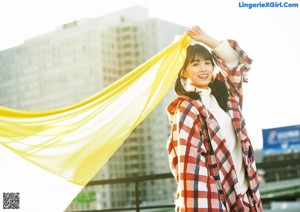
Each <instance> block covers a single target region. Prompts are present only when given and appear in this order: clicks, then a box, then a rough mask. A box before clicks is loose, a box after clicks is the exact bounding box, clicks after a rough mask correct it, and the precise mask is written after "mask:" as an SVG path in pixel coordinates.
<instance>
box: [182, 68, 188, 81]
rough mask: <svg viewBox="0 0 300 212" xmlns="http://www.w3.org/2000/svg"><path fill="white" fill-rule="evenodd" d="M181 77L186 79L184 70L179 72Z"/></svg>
mask: <svg viewBox="0 0 300 212" xmlns="http://www.w3.org/2000/svg"><path fill="white" fill-rule="evenodd" d="M181 77H182V78H184V79H186V78H187V76H186V70H185V69H182V70H181Z"/></svg>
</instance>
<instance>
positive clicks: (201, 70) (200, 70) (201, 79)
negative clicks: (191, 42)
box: [182, 58, 214, 89]
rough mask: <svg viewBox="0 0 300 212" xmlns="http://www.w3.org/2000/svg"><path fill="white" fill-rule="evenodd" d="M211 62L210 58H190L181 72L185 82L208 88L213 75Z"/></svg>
mask: <svg viewBox="0 0 300 212" xmlns="http://www.w3.org/2000/svg"><path fill="white" fill-rule="evenodd" d="M213 70H214V67H213V64H212V62H211V61H210V60H204V59H199V58H196V59H194V60H192V61H191V62H190V63H189V64H188V65H187V67H186V69H185V70H183V72H182V76H183V77H184V78H186V80H187V81H186V83H187V84H191V85H193V86H195V87H198V88H204V89H208V84H209V83H210V82H211V81H212V77H213Z"/></svg>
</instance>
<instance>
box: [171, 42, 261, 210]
mask: <svg viewBox="0 0 300 212" xmlns="http://www.w3.org/2000/svg"><path fill="white" fill-rule="evenodd" d="M228 42H229V44H230V46H231V47H232V48H233V49H235V50H236V51H237V52H238V53H239V57H240V58H239V64H238V65H237V66H236V67H233V68H229V67H227V65H226V64H225V62H224V61H223V60H222V59H221V58H219V57H218V56H217V55H215V54H214V53H213V56H214V58H215V60H216V62H217V64H218V66H219V67H220V68H221V69H222V70H223V71H225V72H226V74H223V75H222V74H221V73H219V74H218V75H217V77H218V78H219V79H221V80H225V82H226V85H227V88H228V92H229V98H228V102H227V106H228V113H229V115H230V117H231V119H232V123H233V126H234V128H235V132H236V135H237V138H238V140H239V141H240V142H241V145H242V151H243V162H244V165H245V172H246V178H247V179H248V181H249V190H248V196H249V197H250V199H251V200H252V201H251V211H259V212H260V211H262V203H261V199H260V192H259V182H258V177H257V171H256V166H255V161H254V155H253V153H254V152H253V149H252V145H251V142H250V139H249V137H248V134H247V130H246V127H245V121H244V118H243V115H242V112H241V108H242V98H243V93H242V84H243V82H246V81H247V79H246V73H247V72H248V71H249V69H250V65H251V63H252V60H251V59H250V58H249V57H248V56H247V55H246V54H245V52H244V51H243V50H242V49H241V48H240V47H239V46H238V44H237V43H236V42H235V41H233V40H228ZM225 75H227V76H225ZM167 110H168V113H169V118H170V122H171V125H172V132H171V135H170V138H169V140H168V143H167V151H168V155H169V164H170V168H171V171H172V173H173V175H174V177H175V179H176V181H177V200H176V211H181V212H184V211H186V212H188V211H211V212H214V211H244V205H243V201H242V196H243V194H240V193H237V192H236V191H238V189H236V186H237V180H238V178H237V174H236V171H235V168H234V164H233V161H232V157H231V154H230V151H229V150H228V149H227V147H226V140H225V139H224V138H223V136H222V134H221V131H222V129H220V125H219V124H218V122H217V120H216V119H215V117H214V116H213V115H212V113H211V112H210V111H209V110H208V109H207V108H205V106H204V105H203V104H202V103H201V102H200V101H199V100H193V99H191V98H189V97H186V96H180V97H178V98H176V99H175V100H173V101H172V103H171V104H170V105H169V106H168V108H167Z"/></svg>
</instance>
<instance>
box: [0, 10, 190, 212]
mask: <svg viewBox="0 0 300 212" xmlns="http://www.w3.org/2000/svg"><path fill="white" fill-rule="evenodd" d="M184 30H185V27H183V26H180V25H177V24H174V23H170V22H167V21H163V20H160V19H155V18H150V17H149V14H148V10H147V9H146V8H143V7H140V6H136V7H131V8H128V9H125V10H122V11H118V12H115V13H112V14H108V15H105V16H102V17H99V18H94V19H84V20H79V21H74V22H71V23H68V24H64V25H62V26H60V27H58V28H57V29H56V30H54V31H52V32H49V33H46V34H43V35H40V36H37V37H34V38H31V39H29V40H26V41H25V42H24V44H22V45H19V46H16V47H14V48H10V49H7V50H4V51H1V52H0V104H1V105H2V106H7V107H11V108H17V109H25V110H46V109H53V108H59V107H65V106H69V105H71V104H74V103H77V102H79V101H81V100H83V99H86V98H89V97H91V96H92V95H94V94H96V93H97V92H99V91H100V90H101V89H103V88H104V87H106V86H108V85H109V84H111V83H113V82H114V81H116V80H118V79H119V78H120V77H122V76H124V75H125V74H127V73H128V72H130V71H131V70H133V69H134V68H136V67H137V66H138V65H140V64H142V63H143V62H145V61H146V60H148V59H150V58H151V57H152V56H153V55H155V54H156V53H157V52H159V51H160V50H162V49H163V48H165V47H166V46H167V45H169V44H171V43H172V41H173V39H174V37H175V35H177V34H182V33H183V32H184ZM172 93H173V92H172V91H170V93H169V94H168V95H167V96H166V97H165V98H164V99H163V100H162V102H161V103H160V104H159V105H158V106H157V107H156V109H155V110H154V111H153V112H152V113H151V114H150V115H149V117H147V119H145V120H144V121H143V123H141V124H140V125H139V126H138V127H137V128H136V129H135V130H134V131H133V132H132V134H131V135H130V137H129V138H128V139H127V140H126V141H125V143H124V144H123V145H122V146H121V147H120V149H119V150H118V151H117V152H116V154H115V155H114V156H113V157H112V158H111V159H110V161H109V162H108V163H107V164H106V165H105V166H104V167H103V168H102V169H101V170H100V171H99V173H97V174H96V176H95V177H94V180H98V179H111V178H124V177H129V176H140V175H148V174H157V173H164V172H168V171H169V167H168V159H167V154H166V150H165V145H166V140H167V138H168V136H169V133H170V126H169V123H168V120H167V115H166V112H165V107H166V105H167V103H168V102H169V101H171V98H173V97H174V96H173V94H172ZM173 184H174V182H172V181H147V182H145V183H142V184H141V185H140V193H141V197H140V199H141V201H142V202H143V203H149V202H155V201H159V200H162V199H166V200H170V201H172V200H173V192H174V185H173ZM131 187H132V185H126V184H123V185H122V184H116V185H113V186H109V185H105V186H101V187H100V186H95V187H88V188H85V189H84V190H83V191H82V192H83V193H84V192H86V193H88V194H91V195H92V196H95V198H91V199H93V200H90V201H87V202H86V203H82V202H74V203H72V204H71V205H70V206H69V210H80V209H102V208H112V207H120V206H124V205H129V206H130V205H132V204H134V201H135V197H134V194H133V193H134V189H132V190H131V189H130V188H131Z"/></svg>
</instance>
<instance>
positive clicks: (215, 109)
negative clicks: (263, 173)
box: [186, 84, 248, 194]
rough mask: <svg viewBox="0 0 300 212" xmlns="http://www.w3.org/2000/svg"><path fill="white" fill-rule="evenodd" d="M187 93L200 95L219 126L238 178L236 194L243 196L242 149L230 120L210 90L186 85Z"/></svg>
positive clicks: (243, 171) (244, 188)
mask: <svg viewBox="0 0 300 212" xmlns="http://www.w3.org/2000/svg"><path fill="white" fill-rule="evenodd" d="M186 90H187V91H195V92H197V93H199V94H200V97H201V102H202V103H203V104H204V105H205V107H206V108H207V109H208V110H209V111H210V112H211V113H212V114H213V116H214V117H215V118H216V120H217V122H218V123H219V125H220V129H221V135H223V137H224V138H225V140H226V146H227V148H228V150H229V151H230V153H231V157H232V160H233V163H234V167H235V170H236V174H237V176H238V186H237V187H238V188H240V190H239V191H237V193H241V194H244V193H245V192H246V191H247V190H248V183H247V180H246V179H245V168H244V163H243V155H242V147H241V143H240V142H239V141H238V139H237V137H236V134H235V130H234V127H233V125H232V121H231V118H230V116H229V114H228V113H226V112H225V111H224V110H223V109H222V108H220V106H219V104H218V102H217V100H216V98H215V97H214V96H213V95H212V94H211V89H210V88H209V89H201V88H197V87H194V86H192V85H189V84H187V85H186Z"/></svg>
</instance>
